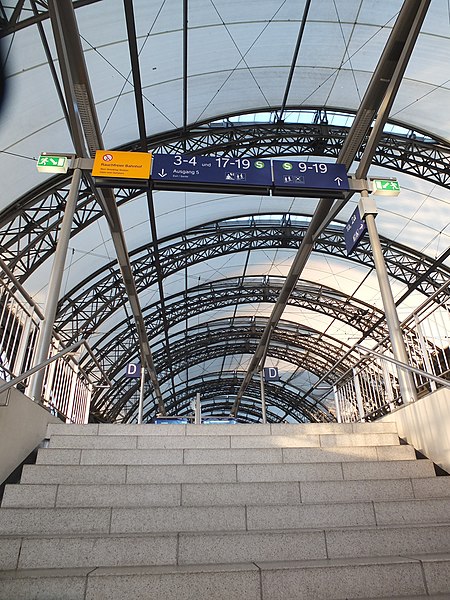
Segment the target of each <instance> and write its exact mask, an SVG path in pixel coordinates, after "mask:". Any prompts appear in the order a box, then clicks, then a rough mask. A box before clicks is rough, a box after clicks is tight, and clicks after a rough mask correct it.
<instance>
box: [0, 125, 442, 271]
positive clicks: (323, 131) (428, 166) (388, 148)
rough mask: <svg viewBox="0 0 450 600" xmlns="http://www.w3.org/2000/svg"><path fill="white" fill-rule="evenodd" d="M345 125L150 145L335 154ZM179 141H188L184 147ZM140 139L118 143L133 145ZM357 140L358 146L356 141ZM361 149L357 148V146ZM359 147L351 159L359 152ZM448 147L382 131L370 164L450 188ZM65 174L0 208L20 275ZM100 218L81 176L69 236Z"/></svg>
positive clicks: (46, 242) (224, 133) (268, 128)
mask: <svg viewBox="0 0 450 600" xmlns="http://www.w3.org/2000/svg"><path fill="white" fill-rule="evenodd" d="M348 131H349V128H348V127H342V126H339V127H338V126H332V125H330V126H328V125H327V126H326V127H325V128H324V126H323V125H320V124H314V123H313V124H308V125H304V124H283V125H279V124H272V125H264V124H259V125H258V124H253V125H251V126H248V125H247V126H243V125H236V126H232V127H229V128H228V127H227V128H224V127H221V128H220V127H215V128H214V127H205V128H204V129H200V131H198V128H197V129H195V130H191V131H189V132H188V133H187V134H186V139H184V138H183V140H180V137H179V135H178V132H172V133H170V134H165V136H164V137H163V138H161V136H158V137H156V138H152V137H149V138H148V140H147V143H148V146H149V148H153V151H155V152H171V153H177V152H178V153H179V152H185V151H186V152H188V153H191V154H195V153H197V154H212V155H215V154H217V155H220V156H280V155H282V156H299V155H300V156H324V157H327V156H328V157H330V158H336V157H337V156H338V153H339V151H340V149H341V147H342V145H343V142H344V140H345V138H346V135H347V134H348ZM184 143H186V144H187V147H186V150H185V149H184ZM139 144H140V142H133V143H130V144H127V145H125V146H122V147H121V149H125V150H133V149H135V150H136V149H139ZM363 147H364V145H363V146H362V148H363ZM360 154H361V152H360ZM360 154H359V155H358V156H357V158H360ZM449 161H450V146H449V145H448V144H446V143H444V142H436V141H422V140H419V139H414V138H408V137H406V136H400V135H394V134H388V133H385V134H384V135H383V137H382V139H381V142H380V144H379V146H378V148H377V152H376V154H375V156H374V159H373V164H374V165H378V166H383V167H386V168H390V169H393V170H395V171H399V172H403V173H408V174H411V175H415V176H417V177H420V178H422V179H425V180H427V181H430V182H432V183H435V184H436V185H440V186H442V187H445V188H448V189H450V171H449V169H448V163H449ZM69 184H70V177H68V176H56V177H52V178H50V179H49V180H48V181H46V182H45V183H44V184H42V185H40V186H38V187H37V188H35V189H33V190H31V191H30V192H29V193H28V194H25V195H24V196H22V197H21V198H19V199H17V200H16V201H15V202H14V204H12V205H11V206H10V207H9V208H8V209H6V210H4V211H3V212H2V214H0V227H1V230H0V247H1V248H2V249H3V254H2V259H3V260H4V261H5V263H6V264H7V265H8V267H9V268H10V269H11V270H12V271H13V272H14V274H15V275H16V277H17V278H18V279H19V280H20V281H21V282H23V281H24V280H25V279H26V278H27V277H29V276H30V275H31V274H32V273H33V271H34V270H35V269H36V268H38V267H39V266H40V265H42V264H43V263H44V262H45V260H47V259H48V258H49V257H50V256H51V255H52V254H53V252H54V249H55V245H56V236H57V230H58V228H59V226H60V223H61V220H62V216H63V213H64V206H65V199H66V197H67V194H68V189H69ZM140 195H142V190H137V189H131V190H130V189H122V188H117V189H116V193H115V196H116V199H117V202H118V205H119V206H122V205H123V204H125V203H126V202H128V201H130V200H132V199H134V198H136V197H138V196H140ZM101 217H102V210H101V207H100V206H99V205H98V204H97V202H96V200H95V198H94V197H93V194H92V190H91V188H90V187H89V183H88V182H87V181H86V180H83V182H82V187H81V190H80V193H79V198H78V203H77V212H76V214H75V219H74V227H73V231H72V236H74V235H76V234H77V233H78V232H79V231H81V230H83V229H84V228H85V227H87V226H88V225H90V224H92V223H93V222H95V221H96V220H97V219H99V218H101Z"/></svg>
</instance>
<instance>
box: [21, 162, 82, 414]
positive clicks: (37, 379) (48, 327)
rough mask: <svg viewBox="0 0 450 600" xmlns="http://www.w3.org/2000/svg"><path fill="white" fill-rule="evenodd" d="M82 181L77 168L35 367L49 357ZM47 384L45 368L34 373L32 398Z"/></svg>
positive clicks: (56, 254) (65, 213)
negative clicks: (45, 381) (45, 382)
mask: <svg viewBox="0 0 450 600" xmlns="http://www.w3.org/2000/svg"><path fill="white" fill-rule="evenodd" d="M80 183H81V169H78V168H76V169H74V171H73V175H72V183H71V185H70V191H69V195H68V196H67V202H66V209H65V211H64V217H63V221H62V226H61V232H60V234H59V239H58V244H57V246H56V251H55V258H54V260H53V265H52V271H51V274H50V280H49V282H48V294H47V300H46V305H45V314H44V321H43V323H42V326H41V330H40V332H39V341H38V345H37V348H36V354H35V356H34V361H33V366H36V365H39V364H40V363H42V362H43V361H44V360H46V358H47V357H48V352H49V349H50V344H51V340H52V333H53V325H54V322H55V317H56V309H57V308H58V300H59V292H60V291H61V282H62V278H63V273H64V264H65V262H66V256H67V248H68V247H69V240H70V232H71V229H72V222H73V215H74V214H75V208H76V205H77V198H78V190H79V189H80ZM43 383H44V369H41V370H40V371H38V372H37V373H36V374H35V375H34V377H33V381H32V383H31V387H30V395H31V397H32V398H34V399H35V400H36V401H38V402H41V395H42V386H43Z"/></svg>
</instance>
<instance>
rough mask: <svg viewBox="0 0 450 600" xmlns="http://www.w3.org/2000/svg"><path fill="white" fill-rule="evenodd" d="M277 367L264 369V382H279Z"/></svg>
mask: <svg viewBox="0 0 450 600" xmlns="http://www.w3.org/2000/svg"><path fill="white" fill-rule="evenodd" d="M279 380H280V375H279V373H278V367H264V381H279Z"/></svg>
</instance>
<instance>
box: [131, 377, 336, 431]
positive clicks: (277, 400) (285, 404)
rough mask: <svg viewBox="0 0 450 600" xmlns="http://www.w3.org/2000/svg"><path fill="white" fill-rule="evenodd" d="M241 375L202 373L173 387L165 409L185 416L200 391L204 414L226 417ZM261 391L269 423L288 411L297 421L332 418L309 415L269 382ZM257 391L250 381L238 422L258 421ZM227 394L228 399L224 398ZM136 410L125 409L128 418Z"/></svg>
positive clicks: (280, 417) (259, 418) (259, 404)
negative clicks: (172, 400) (171, 402)
mask: <svg viewBox="0 0 450 600" xmlns="http://www.w3.org/2000/svg"><path fill="white" fill-rule="evenodd" d="M242 378H243V373H242V374H241V373H236V375H233V376H231V377H223V376H222V377H220V374H219V373H210V374H209V376H208V378H205V377H204V376H203V377H202V378H199V379H194V380H193V381H192V383H191V384H190V385H189V386H188V387H187V388H186V387H183V388H181V389H179V390H177V393H178V399H177V403H176V405H173V406H172V405H170V407H169V412H170V413H171V414H174V413H173V411H174V410H175V409H176V410H178V412H177V414H180V415H188V414H189V412H190V402H191V401H192V399H193V398H194V397H195V395H196V394H197V393H200V394H201V399H202V410H205V408H206V411H205V413H206V414H208V415H210V416H228V415H229V413H230V408H231V406H232V404H233V399H234V397H235V396H236V393H237V390H238V389H239V385H240V383H241V380H242ZM265 392H266V401H267V419H268V421H269V422H270V423H277V422H279V421H281V420H282V419H283V418H284V416H287V415H288V414H289V415H290V416H292V418H293V419H294V421H296V422H298V423H309V422H317V421H315V418H323V419H324V420H323V421H320V422H328V421H332V420H334V417H333V415H332V414H330V415H328V419H327V420H325V414H324V413H320V414H318V413H315V414H311V413H310V412H309V411H308V410H307V409H306V407H304V406H298V407H297V406H291V405H289V402H291V401H292V399H293V398H295V393H294V394H292V397H291V395H290V394H285V395H283V396H281V395H280V394H279V391H278V389H277V386H276V385H274V384H272V383H267V384H266V386H265ZM260 393H261V389H260V387H259V383H258V382H257V381H252V382H251V383H250V385H249V387H248V390H247V393H246V395H245V396H244V406H242V407H240V410H239V415H238V420H239V421H244V422H248V421H249V420H251V421H252V422H256V423H258V422H261V402H260ZM227 396H229V397H230V398H229V399H228V398H227ZM271 407H273V408H275V409H277V410H278V411H281V412H282V416H280V415H279V414H277V413H276V412H275V411H274V410H272V408H271ZM136 409H137V406H135V405H133V407H132V409H131V410H130V411H129V417H130V419H134V414H135V411H136ZM291 411H292V414H291ZM153 414H154V411H153V409H152V408H150V409H149V410H148V411H147V412H146V413H144V416H145V417H146V419H147V420H149V419H151V418H152V416H153Z"/></svg>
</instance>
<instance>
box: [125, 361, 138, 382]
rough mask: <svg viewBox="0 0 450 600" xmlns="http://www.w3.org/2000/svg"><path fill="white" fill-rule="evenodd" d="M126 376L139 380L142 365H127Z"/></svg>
mask: <svg viewBox="0 0 450 600" xmlns="http://www.w3.org/2000/svg"><path fill="white" fill-rule="evenodd" d="M126 376H127V377H134V378H135V379H138V378H139V377H140V376H141V365H140V364H139V363H138V364H135V363H129V364H128V365H127V372H126Z"/></svg>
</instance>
